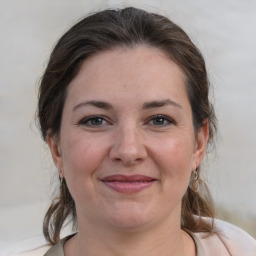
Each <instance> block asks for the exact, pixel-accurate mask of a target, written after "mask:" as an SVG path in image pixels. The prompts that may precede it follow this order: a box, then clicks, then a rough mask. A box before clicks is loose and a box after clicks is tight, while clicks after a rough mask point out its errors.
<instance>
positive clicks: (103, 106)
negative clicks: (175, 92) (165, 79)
mask: <svg viewBox="0 0 256 256" xmlns="http://www.w3.org/2000/svg"><path fill="white" fill-rule="evenodd" d="M87 105H91V106H94V107H97V108H101V109H106V110H110V109H114V107H113V106H112V105H111V104H110V103H108V102H105V101H98V100H90V101H85V102H81V103H79V104H77V105H76V106H75V107H74V108H73V112H74V111H75V110H76V109H78V108H81V107H84V106H87ZM168 105H171V106H174V107H177V108H181V109H182V106H181V105H180V104H178V103H177V102H175V101H173V100H171V99H165V100H160V101H158V100H154V101H150V102H145V103H143V105H142V109H150V108H159V107H164V106H168Z"/></svg>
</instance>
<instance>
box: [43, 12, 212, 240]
mask: <svg viewBox="0 0 256 256" xmlns="http://www.w3.org/2000/svg"><path fill="white" fill-rule="evenodd" d="M137 45H147V46H150V47H154V48H157V49H160V50H162V51H163V52H165V53H166V54H167V55H168V56H170V57H171V58H172V60H174V61H175V62H176V63H177V64H178V65H179V66H180V67H181V68H182V69H183V71H184V73H185V75H186V78H187V81H186V90H187V94H188V98H189V101H190V105H191V108H192V113H193V123H194V129H195V132H197V131H198V129H200V128H201V127H202V126H203V125H204V123H205V121H208V124H209V140H208V144H211V143H212V142H213V138H214V134H215V131H216V119H215V115H214V111H213V107H212V105H211V104H210V102H209V99H208V94H209V81H208V77H207V72H206V67H205V62H204V59H203V57H202V55H201V53H200V52H199V50H198V49H197V47H196V46H195V45H194V44H193V43H192V42H191V40H190V39H189V37H188V36H187V34H186V33H185V32H184V31H183V30H182V29H181V28H180V27H179V26H177V25H176V24H174V23H173V22H172V21H170V20H169V19H167V18H166V17H164V16H161V15H158V14H154V13H148V12H146V11H144V10H140V9H136V8H132V7H129V8H125V9H117V10H104V11H101V12H98V13H95V14H92V15H90V16H88V17H86V18H84V19H82V20H81V21H79V22H78V23H77V24H75V25H74V26H73V27H72V28H70V29H69V30H68V31H67V32H66V33H65V34H64V35H63V36H62V37H61V38H60V40H59V41H58V42H57V44H56V46H55V48H54V49H53V51H52V53H51V56H50V59H49V63H48V65H47V68H46V70H45V72H44V74H43V77H42V80H41V84H40V88H39V102H38V119H39V124H40V128H41V132H42V137H43V139H44V140H46V139H47V136H58V135H59V132H60V125H61V118H62V111H63V106H64V102H65V98H66V92H67V87H68V86H69V83H70V82H71V80H72V79H73V78H74V77H75V76H76V75H77V73H78V72H79V69H80V67H81V64H82V62H83V61H84V60H85V59H86V58H88V57H89V56H92V55H94V54H96V53H99V52H102V51H106V50H111V49H114V48H116V47H126V48H127V47H128V48H132V47H134V46H137ZM49 131H51V133H50V134H49ZM197 171H198V172H200V168H198V170H197ZM199 182H200V183H201V186H200V190H199V191H198V192H194V191H193V190H192V189H190V188H188V189H187V191H186V193H185V195H184V197H183V199H182V216H181V219H182V223H181V227H182V229H187V230H190V231H193V232H211V231H212V227H213V223H206V222H205V221H204V219H203V218H202V217H203V216H206V217H211V218H212V219H213V217H214V205H213V201H212V198H211V195H210V193H209V191H208V189H207V186H206V184H205V183H204V182H203V180H202V179H199ZM69 216H71V220H72V221H73V224H76V221H77V220H76V209H75V202H74V200H73V198H72V196H71V195H70V193H69V189H68V187H67V185H66V182H65V180H64V181H63V183H61V185H60V191H59V197H58V198H56V199H54V200H53V201H52V204H51V206H50V208H49V210H48V211H47V213H46V215H45V219H44V227H43V231H44V236H45V238H46V239H47V240H48V241H49V242H50V243H51V244H56V243H57V242H58V241H59V238H60V231H61V228H62V226H63V223H64V221H65V220H66V219H67V218H68V217H69Z"/></svg>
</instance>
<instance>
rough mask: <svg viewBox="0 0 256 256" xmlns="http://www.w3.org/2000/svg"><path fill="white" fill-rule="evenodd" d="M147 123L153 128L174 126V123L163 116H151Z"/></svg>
mask: <svg viewBox="0 0 256 256" xmlns="http://www.w3.org/2000/svg"><path fill="white" fill-rule="evenodd" d="M148 123H149V124H150V125H154V126H167V125H170V124H175V122H174V121H173V120H172V119H171V118H169V117H167V116H165V115H156V116H153V117H152V118H151V119H150V121H149V122H148Z"/></svg>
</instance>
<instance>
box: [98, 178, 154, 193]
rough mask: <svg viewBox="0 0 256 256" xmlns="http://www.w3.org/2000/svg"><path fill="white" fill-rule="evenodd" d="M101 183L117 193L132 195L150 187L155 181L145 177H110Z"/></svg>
mask: <svg viewBox="0 0 256 256" xmlns="http://www.w3.org/2000/svg"><path fill="white" fill-rule="evenodd" d="M101 181H102V182H103V183H104V184H105V185H106V186H107V187H109V188H111V189H113V190H115V191H117V192H120V193H125V194H133V193H138V192H140V191H142V190H145V189H147V188H149V187H151V186H152V185H153V184H154V183H155V181H156V179H154V178H152V177H148V176H145V175H110V176H106V177H104V178H103V179H101Z"/></svg>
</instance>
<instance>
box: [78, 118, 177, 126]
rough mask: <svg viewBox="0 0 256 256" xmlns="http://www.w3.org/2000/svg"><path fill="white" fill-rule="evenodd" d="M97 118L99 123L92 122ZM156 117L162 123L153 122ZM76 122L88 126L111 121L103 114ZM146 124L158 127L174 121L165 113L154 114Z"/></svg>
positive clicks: (101, 124) (102, 124)
mask: <svg viewBox="0 0 256 256" xmlns="http://www.w3.org/2000/svg"><path fill="white" fill-rule="evenodd" d="M97 119H98V121H99V120H101V123H100V124H93V123H92V122H93V121H96V120H97ZM157 119H160V120H161V121H162V122H163V123H162V124H161V123H160V124H155V123H154V121H156V120H157ZM89 122H91V123H90V124H89ZM103 122H105V123H103ZM152 122H153V123H152ZM166 122H167V123H166ZM78 124H79V125H86V126H88V127H102V126H104V125H106V124H111V123H110V122H108V121H107V120H106V118H105V117H104V116H101V115H95V116H89V117H86V118H84V119H82V120H81V121H80V122H79V123H78ZM146 124H150V125H152V126H158V127H165V126H169V125H171V124H174V125H176V122H175V121H174V120H173V119H171V118H169V117H167V116H165V115H154V116H151V117H150V118H149V119H148V121H147V122H146Z"/></svg>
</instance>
